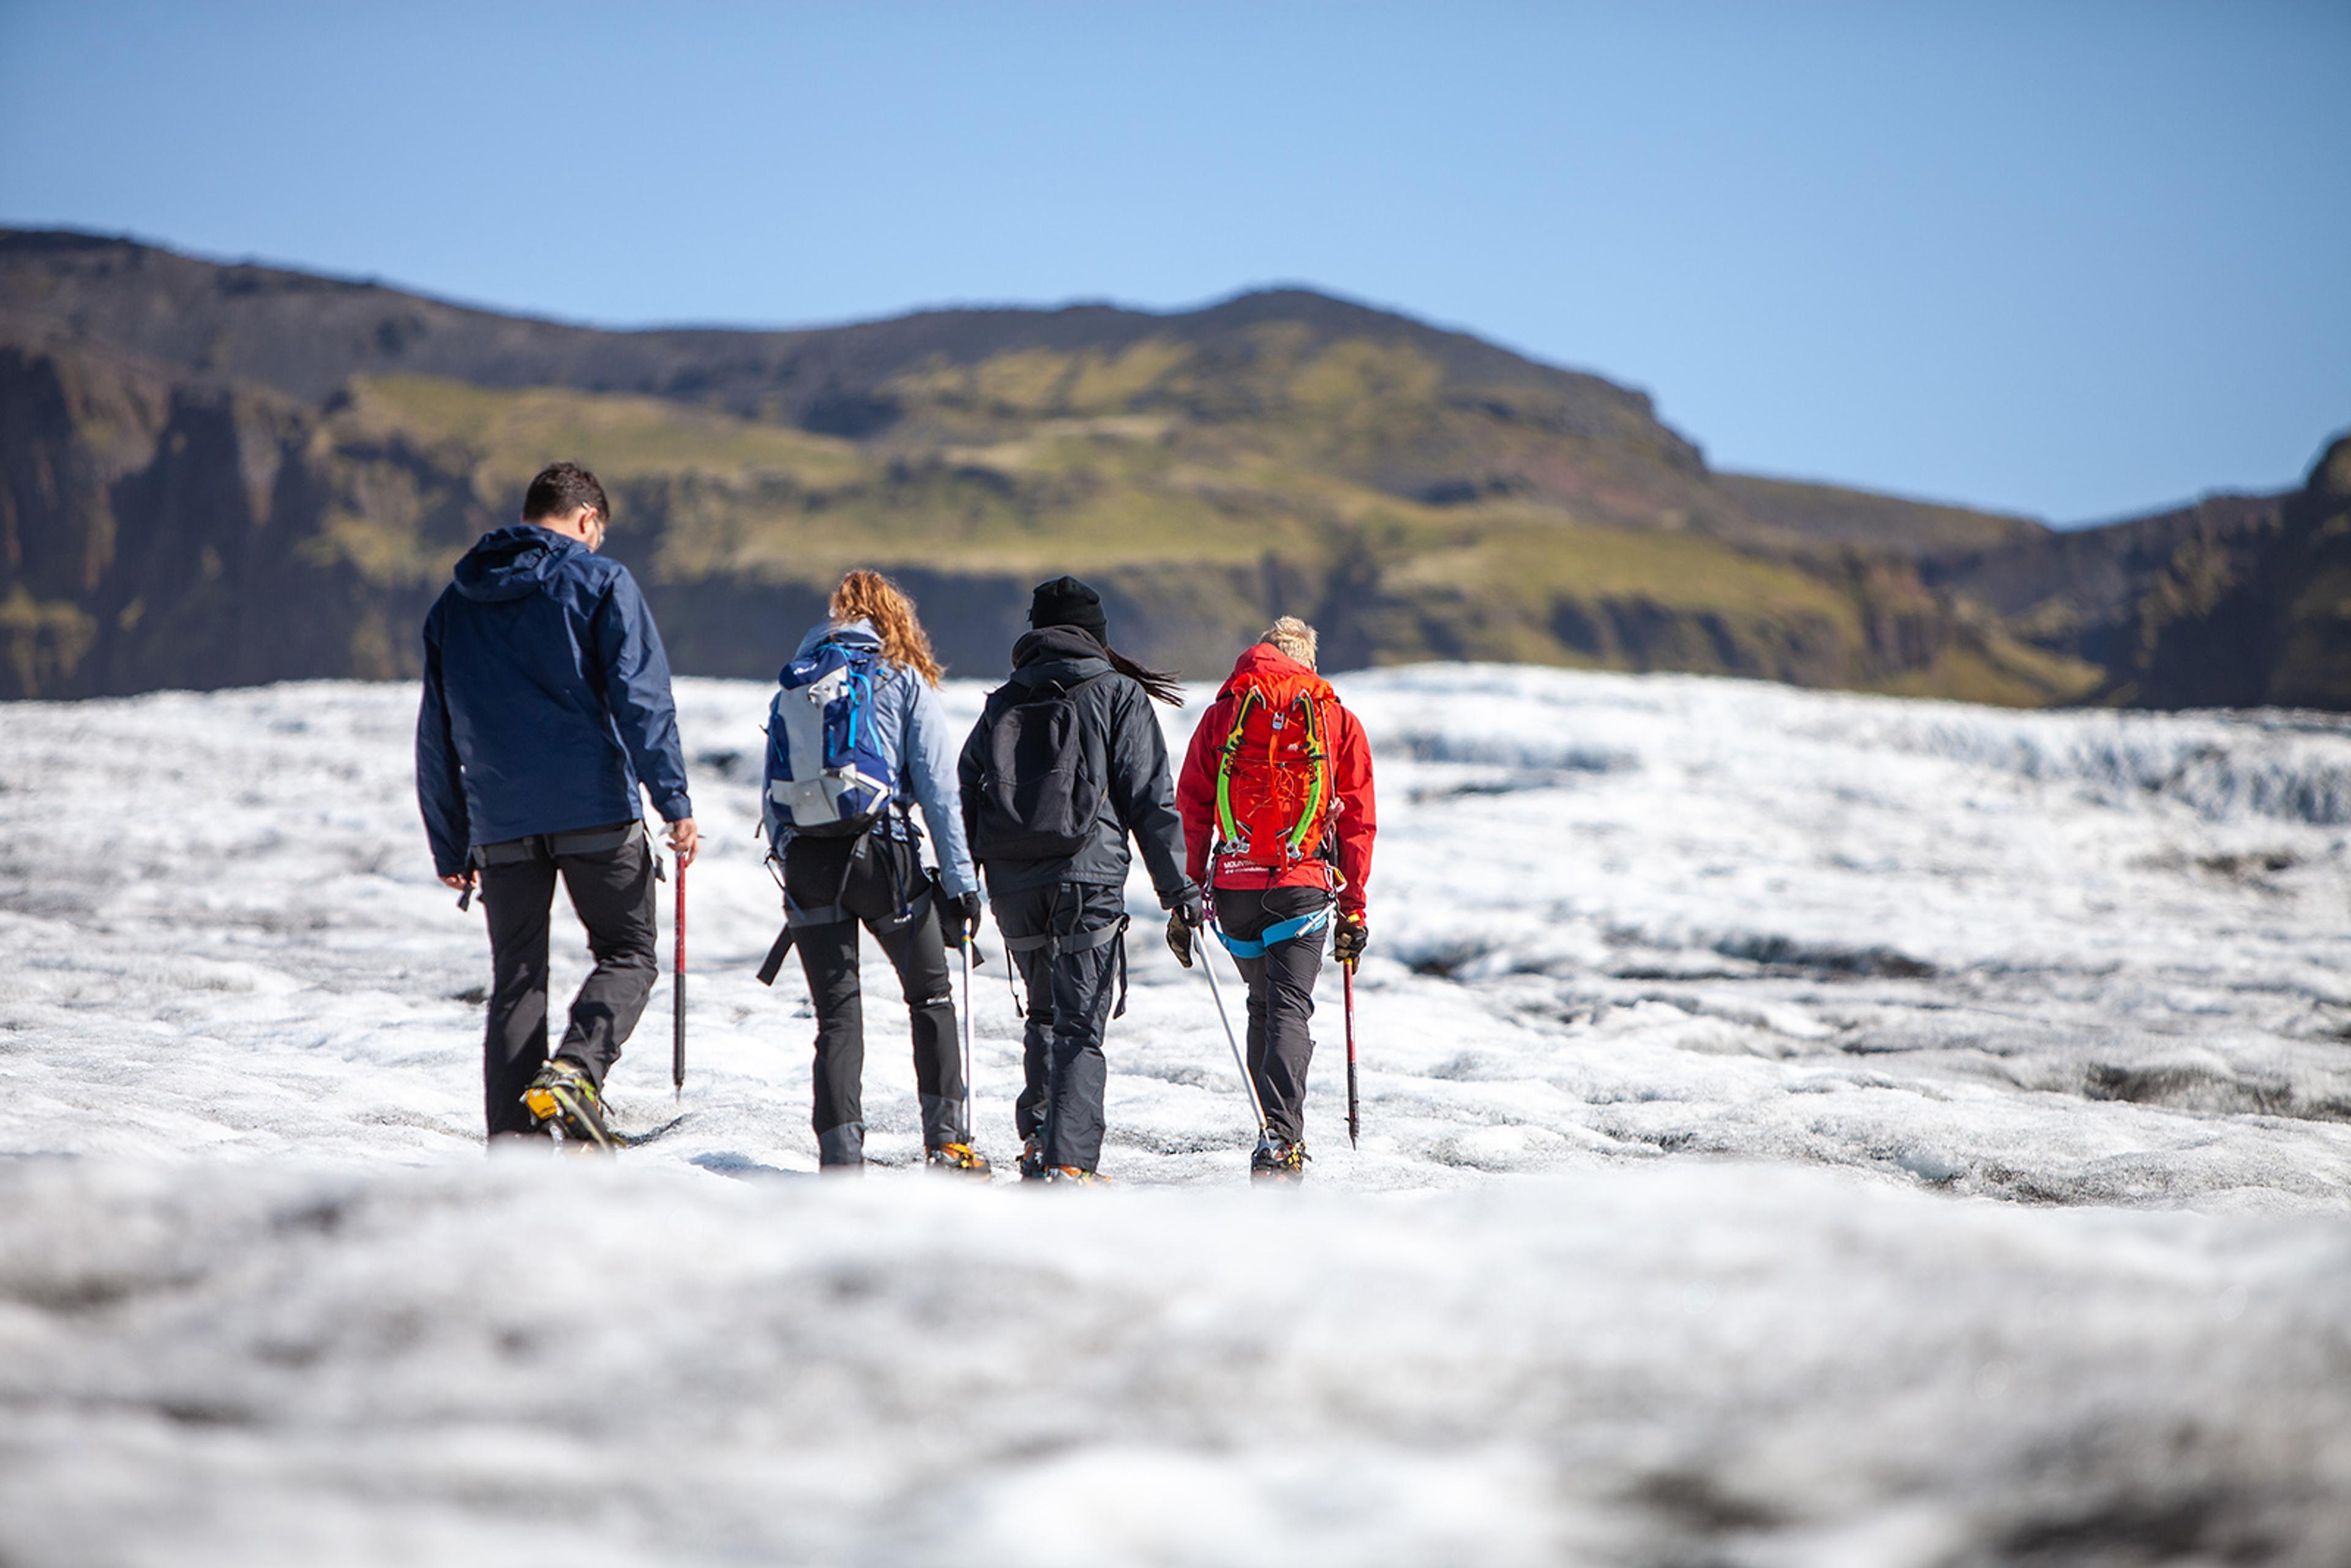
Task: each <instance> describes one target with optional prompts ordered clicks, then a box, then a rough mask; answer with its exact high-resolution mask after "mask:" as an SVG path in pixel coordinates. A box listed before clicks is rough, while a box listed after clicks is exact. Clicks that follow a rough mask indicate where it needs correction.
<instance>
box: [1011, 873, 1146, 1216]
mask: <svg viewBox="0 0 2351 1568" xmlns="http://www.w3.org/2000/svg"><path fill="white" fill-rule="evenodd" d="M994 908H995V910H996V924H997V925H998V928H999V929H1000V930H1002V931H1003V933H1004V942H1005V946H1006V947H1007V949H1008V950H1009V952H1010V953H1011V956H1012V962H1013V964H1014V965H1015V966H1016V967H1018V968H1019V971H1020V982H1021V984H1022V986H1023V987H1025V988H1027V990H1028V992H1029V1027H1028V1030H1027V1033H1026V1035H1025V1037H1024V1040H1023V1050H1022V1065H1023V1067H1024V1068H1025V1069H1026V1070H1027V1071H1026V1078H1027V1082H1026V1083H1025V1084H1024V1086H1023V1087H1022V1089H1021V1091H1020V1098H1019V1100H1018V1101H1017V1102H1015V1103H1014V1104H1013V1108H1012V1123H1013V1126H1014V1127H1015V1128H1016V1129H1017V1130H1018V1131H1019V1134H1020V1136H1021V1137H1022V1138H1023V1139H1024V1140H1025V1139H1027V1138H1029V1137H1030V1136H1032V1135H1035V1136H1040V1137H1041V1139H1042V1141H1043V1144H1044V1151H1045V1163H1046V1164H1047V1165H1048V1166H1076V1167H1077V1168H1078V1169H1080V1170H1084V1171H1090V1170H1092V1169H1094V1168H1095V1167H1096V1166H1099V1165H1100V1164H1101V1162H1102V1094H1103V1091H1104V1090H1105V1089H1106V1088H1107V1086H1108V1082H1109V1077H1110V1069H1109V1065H1108V1063H1107V1062H1106V1061H1104V1059H1103V1057H1102V1031H1103V1030H1105V1029H1107V1028H1108V1027H1109V1025H1110V1009H1111V1000H1112V998H1113V994H1114V993H1115V991H1116V989H1117V987H1118V967H1119V944H1120V942H1121V940H1123V938H1121V937H1120V936H1118V935H1117V928H1118V927H1119V926H1120V925H1122V924H1123V922H1124V920H1125V919H1126V894H1125V892H1124V890H1123V889H1122V888H1116V887H1102V886H1098V885H1096V884H1094V883H1084V882H1064V883H1054V884H1052V885H1050V886H1048V887H1038V888H1030V889H1028V890H1027V891H1025V892H1019V893H1008V894H1002V895H1000V896H998V898H997V899H996V900H995V904H994Z"/></svg>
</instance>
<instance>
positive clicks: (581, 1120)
mask: <svg viewBox="0 0 2351 1568" xmlns="http://www.w3.org/2000/svg"><path fill="white" fill-rule="evenodd" d="M522 1108H523V1109H524V1110H526V1111H528V1112H529V1113H530V1115H531V1120H532V1122H533V1123H535V1124H537V1125H538V1127H541V1128H544V1129H547V1130H549V1131H550V1132H552V1133H553V1134H555V1135H556V1136H558V1137H559V1138H560V1139H562V1140H563V1141H564V1142H565V1143H567V1144H579V1145H581V1146H583V1147H585V1148H590V1149H603V1150H611V1149H612V1148H614V1147H615V1146H617V1145H615V1144H614V1143H613V1141H612V1134H611V1130H610V1129H609V1128H607V1127H606V1126H605V1125H604V1100H603V1096H601V1095H600V1094H598V1093H597V1092H596V1081H595V1080H594V1079H592V1078H590V1077H589V1076H588V1070H587V1069H586V1068H584V1067H582V1066H580V1064H579V1063H578V1062H576V1061H572V1060H571V1059H570V1058H569V1057H568V1056H559V1057H557V1058H555V1059H554V1060H553V1061H549V1063H548V1064H547V1065H546V1066H545V1067H542V1068H540V1069H539V1070H538V1077H536V1078H534V1079H532V1080H531V1081H530V1087H529V1088H528V1089H526V1090H524V1091H523V1092H522Z"/></svg>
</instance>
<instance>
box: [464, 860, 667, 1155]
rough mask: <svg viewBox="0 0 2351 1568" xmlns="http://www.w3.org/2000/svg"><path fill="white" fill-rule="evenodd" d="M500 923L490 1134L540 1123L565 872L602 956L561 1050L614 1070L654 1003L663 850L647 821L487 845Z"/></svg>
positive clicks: (598, 1076) (491, 915) (485, 904)
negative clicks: (537, 1094)
mask: <svg viewBox="0 0 2351 1568" xmlns="http://www.w3.org/2000/svg"><path fill="white" fill-rule="evenodd" d="M475 861H476V862H477V863H478V866H479V869H480V872H481V890H482V909H483V912H484V914H485V915H487V916H488V919H489V927H490V974H491V978H490V1018H489V1027H488V1030H487V1031H486V1034H485V1036H484V1038H483V1043H482V1095H483V1111H484V1113H485V1115H486V1120H487V1121H488V1124H489V1132H490V1136H492V1137H494V1138H495V1137H497V1136H499V1135H500V1134H508V1133H520V1134H528V1133H530V1132H532V1131H534V1130H535V1129H534V1128H533V1126H532V1124H531V1117H530V1113H529V1112H528V1111H525V1110H524V1109H523V1108H522V1092H523V1091H524V1090H525V1089H528V1087H530V1081H531V1080H532V1079H533V1078H534V1077H536V1076H538V1070H539V1069H540V1068H542V1067H544V1066H546V1065H547V934H548V912H549V905H550V904H551V903H552V901H553V899H554V896H555V881H556V878H557V877H561V878H562V879H563V887H564V891H565V892H567V893H569V894H570V895H571V907H572V909H573V910H574V911H575V912H576V913H577V914H578V915H579V916H580V925H584V926H586V927H587V928H588V951H589V952H590V954H591V955H593V956H594V957H595V959H596V967H595V968H594V969H592V970H590V972H589V975H588V978H587V980H586V981H585V982H584V983H583V984H582V985H581V986H580V994H579V995H578V996H576V997H574V998H572V999H571V1023H570V1026H569V1028H568V1029H566V1030H564V1031H563V1043H562V1044H561V1045H559V1046H558V1047H556V1051H555V1054H557V1055H558V1056H568V1057H569V1058H570V1059H571V1060H572V1061H577V1062H578V1063H580V1066H582V1067H584V1068H586V1069H587V1070H588V1076H589V1077H590V1078H591V1079H593V1080H594V1081H595V1083H596V1087H597V1091H598V1092H600V1093H601V1092H602V1090H603V1087H604V1074H605V1073H606V1072H608V1071H611V1066H612V1063H613V1062H615V1061H619V1060H620V1057H621V1047H622V1044H623V1043H624V1042H625V1041H626V1040H628V1038H629V1034H630V1031H631V1030H634V1029H635V1028H636V1027H637V1019H638V1017H639V1015H641V1014H642V1013H643V1011H644V1010H645V998H646V997H647V996H648V995H650V994H651V992H652V991H653V976H654V975H655V974H656V973H657V972H658V966H657V965H656V964H655V962H654V958H653V951H654V947H653V851H652V850H651V849H649V848H648V847H647V846H646V843H645V831H644V827H643V824H642V823H638V822H616V823H614V824H613V825H612V826H611V827H609V828H588V829H584V830H582V831H578V832H565V833H542V834H536V835H533V836H532V837H530V838H527V839H510V840H508V841H506V842H504V843H498V844H485V845H483V846H482V847H481V848H480V849H479V850H477V851H475Z"/></svg>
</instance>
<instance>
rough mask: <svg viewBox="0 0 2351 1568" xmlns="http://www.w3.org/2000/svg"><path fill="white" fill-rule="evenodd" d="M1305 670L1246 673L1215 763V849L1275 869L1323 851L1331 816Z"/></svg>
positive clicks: (1316, 687)
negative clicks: (1249, 676) (1277, 674)
mask: <svg viewBox="0 0 2351 1568" xmlns="http://www.w3.org/2000/svg"><path fill="white" fill-rule="evenodd" d="M1330 692H1331V688H1330V687H1329V686H1328V685H1325V684H1324V683H1323V681H1322V677H1321V676H1319V675H1317V674H1313V673H1312V672H1311V671H1308V670H1301V671H1299V672H1298V673H1297V674H1294V675H1288V676H1283V677H1280V678H1276V679H1271V680H1268V679H1265V678H1263V677H1259V678H1256V679H1253V680H1251V681H1250V682H1249V685H1244V686H1242V687H1240V688H1239V689H1238V692H1237V694H1236V695H1237V696H1238V702H1237V704H1236V706H1234V709H1233V727H1232V730H1231V732H1230V733H1229V734H1228V735H1227V736H1226V737H1225V744H1224V750H1223V753H1222V755H1221V756H1219V757H1218V758H1217V856H1218V858H1220V859H1222V860H1225V861H1228V862H1235V863H1238V864H1241V865H1247V866H1252V867H1259V868H1262V869H1264V870H1267V871H1280V870H1284V869H1286V868H1287V867H1290V866H1292V865H1295V864H1297V863H1298V862H1300V861H1302V860H1311V859H1313V858H1316V857H1318V856H1321V855H1322V852H1323V840H1324V837H1325V833H1326V831H1327V830H1328V828H1329V826H1330V818H1331V750H1330V747H1329V746H1328V745H1327V744H1325V741H1324V737H1323V728H1324V722H1323V714H1322V699H1323V698H1324V697H1327V696H1329V695H1330Z"/></svg>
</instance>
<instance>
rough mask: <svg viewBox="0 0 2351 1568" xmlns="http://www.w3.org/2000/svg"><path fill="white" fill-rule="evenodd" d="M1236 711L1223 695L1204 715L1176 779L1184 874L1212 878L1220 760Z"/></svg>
mask: <svg viewBox="0 0 2351 1568" xmlns="http://www.w3.org/2000/svg"><path fill="white" fill-rule="evenodd" d="M1232 722H1233V719H1232V713H1231V709H1230V707H1229V705H1228V704H1227V703H1226V702H1225V700H1224V699H1223V698H1221V697H1219V698H1218V699H1217V700H1216V701H1215V702H1213V703H1210V704H1209V705H1208V711H1207V713H1205V714H1202V715H1201V716H1200V725H1199V727H1198V728H1196V729H1195V730H1194V731H1193V732H1192V744H1191V745H1190V746H1188V747H1185V750H1184V771H1183V772H1182V773H1180V774H1178V775H1177V776H1176V779H1175V811H1176V814H1177V815H1178V816H1180V817H1182V818H1183V819H1184V873H1185V874H1186V876H1189V877H1190V878H1191V879H1192V880H1193V881H1194V882H1196V883H1205V882H1206V881H1207V879H1208V846H1209V845H1210V844H1212V843H1214V842H1215V841H1216V837H1217V757H1218V753H1219V752H1220V751H1221V750H1222V749H1223V747H1224V736H1225V732H1226V731H1227V730H1228V729H1229V728H1230V727H1232Z"/></svg>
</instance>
